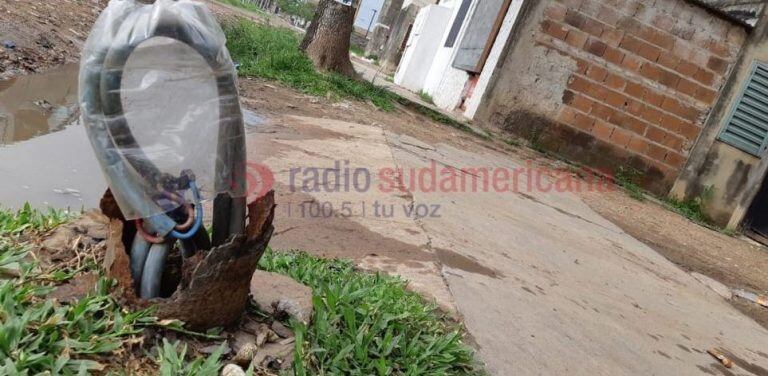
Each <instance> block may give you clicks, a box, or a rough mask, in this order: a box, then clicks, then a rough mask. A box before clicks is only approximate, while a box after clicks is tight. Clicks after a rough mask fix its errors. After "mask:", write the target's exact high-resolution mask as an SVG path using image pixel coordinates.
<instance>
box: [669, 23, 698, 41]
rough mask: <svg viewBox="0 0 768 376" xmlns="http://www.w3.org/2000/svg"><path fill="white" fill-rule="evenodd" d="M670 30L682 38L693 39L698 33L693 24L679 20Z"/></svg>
mask: <svg viewBox="0 0 768 376" xmlns="http://www.w3.org/2000/svg"><path fill="white" fill-rule="evenodd" d="M669 32H670V33H672V35H674V36H676V37H678V38H680V39H684V40H691V38H693V35H694V34H695V33H696V27H695V26H693V25H691V24H687V23H683V22H678V23H677V24H675V26H673V27H672V30H670V31H669Z"/></svg>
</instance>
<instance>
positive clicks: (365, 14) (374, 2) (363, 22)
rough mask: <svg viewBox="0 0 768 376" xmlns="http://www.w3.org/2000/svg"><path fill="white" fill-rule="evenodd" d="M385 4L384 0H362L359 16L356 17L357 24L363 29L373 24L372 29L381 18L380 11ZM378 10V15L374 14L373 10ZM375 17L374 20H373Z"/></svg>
mask: <svg viewBox="0 0 768 376" xmlns="http://www.w3.org/2000/svg"><path fill="white" fill-rule="evenodd" d="M382 6H384V0H362V1H361V2H360V11H359V12H357V18H356V19H355V26H357V27H359V28H361V29H365V30H367V29H368V25H370V26H371V30H373V27H374V26H376V21H378V20H379V13H381V7H382ZM374 10H375V11H376V16H373V11H374ZM371 18H373V22H371Z"/></svg>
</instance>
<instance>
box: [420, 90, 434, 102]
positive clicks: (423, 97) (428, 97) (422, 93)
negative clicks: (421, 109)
mask: <svg viewBox="0 0 768 376" xmlns="http://www.w3.org/2000/svg"><path fill="white" fill-rule="evenodd" d="M419 98H421V100H423V101H424V102H427V103H429V104H435V100H434V98H432V96H431V95H429V93H427V92H426V91H424V90H421V91H419Z"/></svg>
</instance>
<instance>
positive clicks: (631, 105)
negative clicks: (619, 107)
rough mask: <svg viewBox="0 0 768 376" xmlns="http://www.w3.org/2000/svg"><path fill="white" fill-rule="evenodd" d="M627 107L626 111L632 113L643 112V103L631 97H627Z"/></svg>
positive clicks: (639, 113)
mask: <svg viewBox="0 0 768 376" xmlns="http://www.w3.org/2000/svg"><path fill="white" fill-rule="evenodd" d="M625 107H626V109H627V112H629V113H630V114H632V115H635V116H640V115H641V114H642V113H643V112H645V107H646V106H645V104H643V102H640V101H636V100H633V99H629V98H628V99H627V105H626V106H625Z"/></svg>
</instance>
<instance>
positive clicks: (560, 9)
mask: <svg viewBox="0 0 768 376" xmlns="http://www.w3.org/2000/svg"><path fill="white" fill-rule="evenodd" d="M565 11H566V9H565V7H564V6H562V5H561V4H558V3H553V4H552V5H550V6H549V7H547V10H545V11H544V14H545V15H546V16H547V17H548V18H549V19H550V20H553V21H558V22H561V21H563V20H565Z"/></svg>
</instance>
